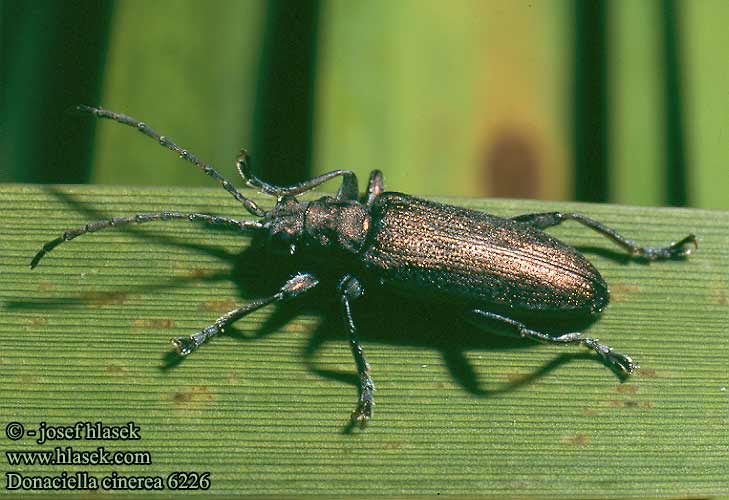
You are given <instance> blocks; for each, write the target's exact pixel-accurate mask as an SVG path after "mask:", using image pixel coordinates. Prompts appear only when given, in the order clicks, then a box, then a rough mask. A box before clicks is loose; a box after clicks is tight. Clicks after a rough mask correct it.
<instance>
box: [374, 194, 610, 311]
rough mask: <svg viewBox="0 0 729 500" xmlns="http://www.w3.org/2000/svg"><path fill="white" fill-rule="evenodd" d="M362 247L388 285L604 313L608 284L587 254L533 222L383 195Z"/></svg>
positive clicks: (484, 301) (507, 304)
mask: <svg viewBox="0 0 729 500" xmlns="http://www.w3.org/2000/svg"><path fill="white" fill-rule="evenodd" d="M371 214H372V221H373V227H372V229H371V231H370V234H369V237H368V240H367V242H366V243H365V245H364V248H363V251H362V253H361V258H362V260H363V262H364V264H365V266H366V267H367V268H368V269H369V270H370V271H371V272H372V273H374V274H375V275H376V276H377V277H379V278H380V279H381V281H382V282H383V283H385V284H388V285H391V286H394V287H396V288H400V289H404V290H406V291H407V290H412V291H418V292H419V293H423V294H428V295H431V296H434V297H436V298H438V297H439V298H442V299H448V300H454V301H457V302H460V303H467V304H474V305H489V304H493V305H497V306H500V307H501V308H508V309H512V310H516V311H526V312H531V311H551V312H579V313H582V312H597V311H600V310H602V308H603V307H605V306H606V305H607V302H608V292H607V285H606V284H605V281H604V280H603V279H602V277H601V276H600V273H598V271H597V270H596V269H595V267H594V266H593V265H592V264H591V263H590V262H589V261H588V260H587V259H586V258H585V257H583V256H582V255H581V254H580V253H578V252H577V251H576V250H575V249H573V248H572V247H570V246H567V245H565V244H564V243H562V242H560V241H559V240H557V239H555V238H552V237H551V236H549V235H548V234H546V233H544V232H543V231H540V230H538V229H535V228H533V227H531V226H529V225H527V224H524V223H520V222H515V221H512V220H510V219H502V218H500V217H495V216H492V215H489V214H486V213H483V212H478V211H474V210H468V209H465V208H459V207H453V206H450V205H443V204H440V203H434V202H430V201H426V200H422V199H419V198H414V197H411V196H407V195H403V194H399V193H383V194H382V195H380V196H379V197H378V199H377V200H376V201H375V203H374V204H373V207H372V210H371Z"/></svg>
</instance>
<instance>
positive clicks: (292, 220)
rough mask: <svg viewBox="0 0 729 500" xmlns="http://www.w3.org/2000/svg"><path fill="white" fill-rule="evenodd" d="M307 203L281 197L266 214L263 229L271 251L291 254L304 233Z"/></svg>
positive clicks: (291, 197) (289, 197) (290, 197)
mask: <svg viewBox="0 0 729 500" xmlns="http://www.w3.org/2000/svg"><path fill="white" fill-rule="evenodd" d="M308 205H309V203H307V202H303V203H302V202H300V201H298V200H297V199H296V198H294V197H293V196H288V195H287V196H281V197H280V198H279V199H278V201H277V203H276V206H275V207H273V208H272V209H271V210H269V211H268V212H266V215H265V216H264V221H263V227H264V229H265V230H266V232H267V233H268V240H269V243H270V244H271V246H272V247H273V248H272V249H273V250H274V251H276V252H279V253H290V254H293V253H294V252H295V251H296V246H297V244H298V243H299V240H300V239H301V236H302V234H303V231H304V218H305V216H306V209H307V207H308Z"/></svg>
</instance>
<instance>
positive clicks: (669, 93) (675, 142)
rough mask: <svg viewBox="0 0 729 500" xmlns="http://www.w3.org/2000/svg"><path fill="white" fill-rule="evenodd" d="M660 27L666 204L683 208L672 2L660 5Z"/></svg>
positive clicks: (680, 110) (683, 164)
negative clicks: (663, 88) (662, 61)
mask: <svg viewBox="0 0 729 500" xmlns="http://www.w3.org/2000/svg"><path fill="white" fill-rule="evenodd" d="M661 7H662V8H661V20H662V24H663V50H664V52H663V57H664V67H665V76H664V79H663V81H664V85H665V90H664V98H665V107H666V121H665V127H666V128H665V134H666V143H665V144H666V168H667V170H668V172H667V175H666V200H665V201H666V202H667V204H668V205H673V206H679V207H683V206H686V205H687V204H688V195H687V193H688V187H687V176H686V148H685V140H684V124H683V93H682V89H681V59H680V57H679V47H680V46H681V36H680V34H681V33H680V29H679V27H680V26H679V22H678V19H679V17H680V12H679V8H678V3H677V2H676V1H675V0H665V1H664V2H662V3H661Z"/></svg>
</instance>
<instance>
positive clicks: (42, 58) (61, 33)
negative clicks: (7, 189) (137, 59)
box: [0, 0, 114, 183]
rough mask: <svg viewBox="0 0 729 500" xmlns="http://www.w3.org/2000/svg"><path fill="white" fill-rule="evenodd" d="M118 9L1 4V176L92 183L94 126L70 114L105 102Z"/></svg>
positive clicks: (80, 1) (100, 1) (100, 2)
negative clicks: (106, 72) (103, 83)
mask: <svg viewBox="0 0 729 500" xmlns="http://www.w3.org/2000/svg"><path fill="white" fill-rule="evenodd" d="M113 6H114V1H113V0H75V1H66V2H55V1H52V0H43V1H34V2H27V1H22V0H3V1H2V3H0V10H1V11H2V14H1V17H0V22H1V23H2V24H1V27H0V30H1V33H2V40H1V41H0V43H1V44H2V53H1V54H0V55H1V57H2V60H1V61H0V67H1V68H2V73H0V129H2V132H3V133H2V135H1V136H0V162H1V163H2V165H3V168H2V169H0V180H14V181H23V182H76V183H79V182H86V181H88V179H89V170H90V160H91V144H92V140H93V133H94V124H93V123H92V122H91V121H79V122H75V123H74V126H73V127H69V125H68V114H67V113H66V111H68V110H69V109H72V107H73V106H74V105H76V104H78V103H81V102H92V103H93V102H96V101H97V100H98V96H99V91H100V86H101V75H102V74H103V67H104V60H105V55H106V47H107V39H108V27H109V22H110V20H111V16H112V10H113Z"/></svg>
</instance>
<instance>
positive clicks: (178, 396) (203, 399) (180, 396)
mask: <svg viewBox="0 0 729 500" xmlns="http://www.w3.org/2000/svg"><path fill="white" fill-rule="evenodd" d="M214 400H215V396H214V395H213V393H211V392H210V390H209V389H208V387H207V386H206V385H194V386H192V387H191V388H190V389H189V390H187V391H178V392H173V393H172V401H174V402H175V403H177V404H179V405H186V406H196V405H203V404H205V403H209V402H211V401H214Z"/></svg>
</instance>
